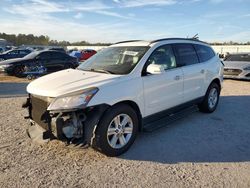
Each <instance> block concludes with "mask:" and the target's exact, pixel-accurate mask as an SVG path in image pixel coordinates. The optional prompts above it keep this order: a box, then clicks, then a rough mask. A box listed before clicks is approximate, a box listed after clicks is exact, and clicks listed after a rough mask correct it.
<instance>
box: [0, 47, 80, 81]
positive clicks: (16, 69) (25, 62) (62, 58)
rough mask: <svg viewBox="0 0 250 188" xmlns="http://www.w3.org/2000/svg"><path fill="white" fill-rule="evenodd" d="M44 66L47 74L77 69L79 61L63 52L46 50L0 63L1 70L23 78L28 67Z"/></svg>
mask: <svg viewBox="0 0 250 188" xmlns="http://www.w3.org/2000/svg"><path fill="white" fill-rule="evenodd" d="M37 65H39V66H40V65H42V66H44V67H45V68H46V70H47V73H51V72H56V71H59V70H63V69H68V68H76V67H77V66H78V65H79V64H78V62H77V59H76V58H74V57H71V56H69V55H67V54H66V53H63V52H58V51H52V50H45V51H35V52H32V53H30V54H28V55H27V56H25V57H23V58H17V59H10V60H5V61H2V62H1V63H0V70H2V71H4V72H6V73H7V74H9V75H14V76H18V77H22V76H23V75H24V72H25V69H26V67H32V66H37Z"/></svg>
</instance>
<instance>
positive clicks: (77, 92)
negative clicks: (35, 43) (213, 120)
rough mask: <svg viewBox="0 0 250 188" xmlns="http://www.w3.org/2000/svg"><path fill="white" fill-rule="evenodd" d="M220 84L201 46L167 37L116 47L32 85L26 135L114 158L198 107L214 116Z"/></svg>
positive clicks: (214, 63) (215, 60)
mask: <svg viewBox="0 0 250 188" xmlns="http://www.w3.org/2000/svg"><path fill="white" fill-rule="evenodd" d="M222 81H223V64H222V63H221V61H220V59H219V57H218V56H217V55H216V54H215V52H214V51H213V49H212V48H211V47H210V46H209V45H208V44H207V43H204V42H201V41H198V40H194V39H174V38H173V39H171V38H170V39H160V40H155V41H130V42H129V41H126V42H120V43H117V44H114V45H112V46H109V47H108V48H105V49H104V50H102V51H101V52H99V53H97V54H96V55H95V56H93V57H91V58H90V59H88V60H87V61H86V62H84V63H82V64H81V65H80V66H79V67H78V68H77V69H76V70H73V69H71V70H64V71H59V72H57V73H53V74H50V75H46V76H44V77H41V78H38V79H36V80H35V81H33V82H31V83H30V84H29V85H28V87H27V92H28V93H29V98H28V99H27V102H26V103H25V104H24V105H23V107H25V108H28V113H29V116H28V118H29V119H30V126H29V127H30V128H29V129H28V133H29V135H32V133H34V132H35V133H36V136H38V134H37V132H36V131H35V130H36V129H38V130H40V133H41V138H44V139H49V138H50V136H51V138H58V139H60V140H63V141H66V142H67V143H73V144H76V145H78V146H79V145H80V146H83V145H86V146H88V145H90V146H92V147H93V148H95V149H96V150H99V151H100V152H102V153H104V154H106V155H108V156H117V155H121V154H122V153H124V152H125V151H127V150H128V149H129V147H130V146H131V145H132V144H133V142H134V140H135V138H136V135H137V132H138V131H142V130H145V131H152V130H154V129H157V128H159V127H161V126H165V125H166V124H167V123H170V122H172V121H173V120H176V119H178V118H180V117H184V116H186V115H187V114H188V112H189V113H191V112H194V110H196V109H197V106H198V108H199V110H200V111H202V112H205V113H212V112H214V111H215V109H216V107H217V104H218V102H219V96H220V91H221V86H222ZM41 130H42V131H41ZM42 135H43V136H45V135H47V136H46V137H42ZM31 137H32V136H31ZM166 144H171V143H166Z"/></svg>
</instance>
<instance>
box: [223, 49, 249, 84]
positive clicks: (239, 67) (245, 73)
mask: <svg viewBox="0 0 250 188" xmlns="http://www.w3.org/2000/svg"><path fill="white" fill-rule="evenodd" d="M224 64H225V67H224V78H231V79H240V80H250V53H237V54H229V55H227V56H226V58H225V59H224Z"/></svg>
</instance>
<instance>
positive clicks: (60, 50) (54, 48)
mask: <svg viewBox="0 0 250 188" xmlns="http://www.w3.org/2000/svg"><path fill="white" fill-rule="evenodd" d="M46 50H54V51H59V52H63V53H66V50H65V49H64V48H62V47H49V48H48V49H46Z"/></svg>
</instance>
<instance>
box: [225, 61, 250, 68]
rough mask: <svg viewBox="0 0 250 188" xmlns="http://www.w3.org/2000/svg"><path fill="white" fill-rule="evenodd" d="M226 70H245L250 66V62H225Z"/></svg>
mask: <svg viewBox="0 0 250 188" xmlns="http://www.w3.org/2000/svg"><path fill="white" fill-rule="evenodd" d="M223 63H224V65H225V67H224V68H240V69H243V68H245V67H248V66H250V62H248V61H224V62H223Z"/></svg>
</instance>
